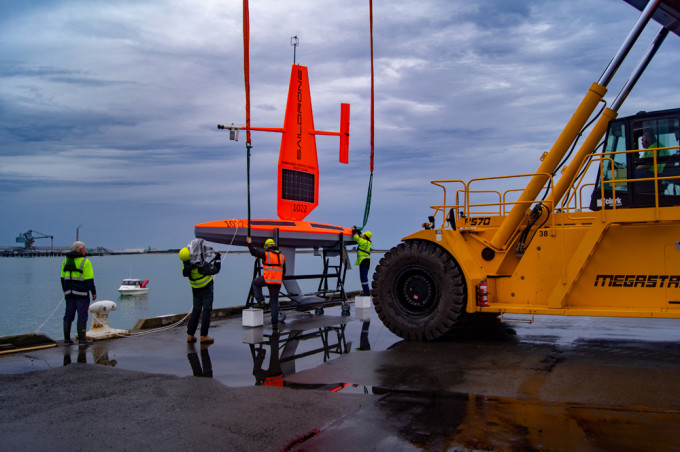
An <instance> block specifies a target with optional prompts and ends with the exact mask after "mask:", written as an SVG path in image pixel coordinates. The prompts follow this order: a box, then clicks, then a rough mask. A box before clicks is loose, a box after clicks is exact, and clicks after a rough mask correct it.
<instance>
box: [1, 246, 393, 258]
mask: <svg viewBox="0 0 680 452" xmlns="http://www.w3.org/2000/svg"><path fill="white" fill-rule="evenodd" d="M70 250H71V248H70V247H54V248H52V249H50V248H44V247H36V248H34V249H30V250H25V249H23V248H17V247H0V257H59V256H64V255H65V254H66V253H68V252H69V251H70ZM215 251H219V252H220V253H221V254H225V253H228V254H250V252H249V251H248V250H236V251H228V252H227V251H224V250H215ZM347 251H348V252H349V253H355V252H356V250H352V249H348V250H347ZM176 253H179V248H177V249H169V250H121V251H116V250H108V249H105V248H97V249H88V250H87V255H88V256H128V255H138V254H139V255H141V254H176ZM296 253H298V254H313V253H314V250H308V249H303V250H297V251H296ZM373 253H381V254H382V253H385V250H371V254H373Z"/></svg>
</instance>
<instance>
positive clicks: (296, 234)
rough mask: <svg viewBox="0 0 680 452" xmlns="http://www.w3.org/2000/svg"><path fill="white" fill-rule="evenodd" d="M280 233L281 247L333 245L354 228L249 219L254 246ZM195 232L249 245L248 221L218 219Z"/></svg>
mask: <svg viewBox="0 0 680 452" xmlns="http://www.w3.org/2000/svg"><path fill="white" fill-rule="evenodd" d="M277 234H278V242H277V245H278V246H279V248H283V247H286V248H334V247H337V246H338V245H339V243H340V241H341V240H342V241H347V240H349V239H350V238H351V237H352V230H351V229H350V228H346V227H344V226H335V225H332V224H325V223H315V222H311V221H293V220H276V219H251V220H250V235H251V237H252V238H253V243H254V244H255V246H259V247H261V246H263V244H264V241H265V240H266V239H270V238H274V239H276V235H277ZM194 235H195V236H196V237H197V238H200V239H204V240H207V241H209V242H214V243H224V244H227V245H236V246H247V242H246V237H247V236H248V220H247V219H233V220H219V221H210V222H207V223H201V224H197V225H196V226H195V227H194Z"/></svg>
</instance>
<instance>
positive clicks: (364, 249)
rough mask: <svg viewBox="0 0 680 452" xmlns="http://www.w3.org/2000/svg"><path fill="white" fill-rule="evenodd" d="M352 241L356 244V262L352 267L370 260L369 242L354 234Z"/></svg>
mask: <svg viewBox="0 0 680 452" xmlns="http://www.w3.org/2000/svg"><path fill="white" fill-rule="evenodd" d="M354 241H355V242H357V244H358V245H359V246H357V261H356V262H355V263H354V265H360V264H361V261H363V260H365V259H370V258H371V241H370V240H368V239H365V238H363V237H360V236H359V234H354Z"/></svg>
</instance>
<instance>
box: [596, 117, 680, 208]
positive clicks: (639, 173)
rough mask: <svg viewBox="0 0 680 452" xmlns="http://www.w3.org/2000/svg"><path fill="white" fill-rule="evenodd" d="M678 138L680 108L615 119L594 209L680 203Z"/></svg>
mask: <svg viewBox="0 0 680 452" xmlns="http://www.w3.org/2000/svg"><path fill="white" fill-rule="evenodd" d="M679 144H680V108H679V109H673V110H664V111H657V112H651V113H648V112H641V113H638V114H637V115H635V116H628V117H625V118H618V119H615V120H613V121H611V122H610V123H609V129H608V131H607V136H606V138H605V144H604V149H603V151H602V154H600V155H599V157H601V158H602V163H601V165H600V169H599V171H598V176H597V182H596V184H595V189H594V190H593V194H592V196H591V201H590V209H591V210H600V209H601V208H602V205H603V204H604V206H605V208H607V209H611V208H614V206H615V208H620V207H624V208H626V207H629V208H630V207H654V206H655V205H656V200H657V198H658V203H659V204H658V205H659V206H675V205H680V148H679V147H678V146H679ZM603 195H604V203H603V201H602V199H603Z"/></svg>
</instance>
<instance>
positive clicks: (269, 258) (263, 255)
mask: <svg viewBox="0 0 680 452" xmlns="http://www.w3.org/2000/svg"><path fill="white" fill-rule="evenodd" d="M246 242H247V243H248V249H249V250H250V254H251V255H253V256H254V257H257V258H259V259H262V275H261V276H258V277H257V278H255V279H254V280H253V296H254V297H255V300H257V303H258V304H263V303H264V295H262V288H263V287H264V286H267V289H268V290H269V308H270V310H271V315H272V328H275V329H276V328H278V327H279V291H280V290H281V284H283V276H284V275H285V274H286V257H285V256H284V255H283V254H282V253H281V252H280V251H279V249H278V248H277V246H276V243H275V242H274V240H272V239H267V240H266V241H265V242H264V249H262V248H256V247H255V246H254V245H253V239H252V238H251V237H247V238H246Z"/></svg>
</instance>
